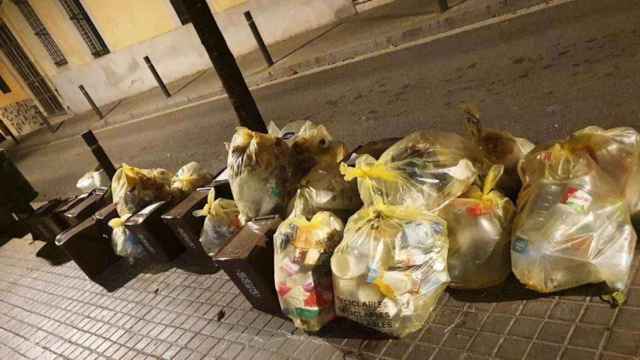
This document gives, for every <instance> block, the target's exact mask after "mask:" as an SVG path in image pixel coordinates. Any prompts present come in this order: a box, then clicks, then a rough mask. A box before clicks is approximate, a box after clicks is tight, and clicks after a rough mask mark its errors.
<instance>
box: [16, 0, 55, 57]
mask: <svg viewBox="0 0 640 360" xmlns="http://www.w3.org/2000/svg"><path fill="white" fill-rule="evenodd" d="M13 2H14V3H15V4H16V6H17V7H18V9H19V10H20V12H21V13H22V16H24V18H25V20H27V23H29V26H30V27H31V29H32V30H33V32H34V34H35V35H36V36H37V37H38V38H39V39H40V42H41V43H42V45H43V46H44V48H45V49H47V52H48V53H49V56H51V59H52V60H53V63H54V64H56V65H58V66H62V65H66V64H67V59H66V58H65V57H64V54H63V53H62V51H61V50H60V48H59V47H58V44H56V42H55V40H53V38H52V37H51V34H49V31H47V28H45V27H44V24H43V23H42V21H40V18H39V17H38V15H37V14H36V12H35V11H34V10H33V8H32V7H31V4H29V2H28V1H27V0H13Z"/></svg>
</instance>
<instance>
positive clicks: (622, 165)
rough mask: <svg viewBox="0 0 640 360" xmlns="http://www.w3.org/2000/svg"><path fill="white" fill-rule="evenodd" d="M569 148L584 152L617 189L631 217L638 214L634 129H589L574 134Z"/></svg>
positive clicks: (639, 172)
mask: <svg viewBox="0 0 640 360" xmlns="http://www.w3.org/2000/svg"><path fill="white" fill-rule="evenodd" d="M569 142H570V143H571V146H573V147H575V148H579V149H586V150H587V151H588V152H589V155H591V157H592V158H593V159H594V160H595V161H596V163H597V164H598V165H599V166H600V167H601V168H602V170H603V171H604V172H605V173H607V174H608V175H609V176H610V177H611V178H612V179H613V180H614V181H615V183H616V185H618V186H619V188H621V189H624V195H625V198H626V201H627V204H628V205H629V208H630V210H631V213H632V214H638V213H640V134H639V133H638V132H637V131H636V130H635V129H633V128H629V127H619V128H613V129H609V130H604V129H602V128H599V127H597V126H589V127H587V128H584V129H582V130H579V131H577V132H576V133H575V134H574V135H573V137H572V138H571V139H570V140H569Z"/></svg>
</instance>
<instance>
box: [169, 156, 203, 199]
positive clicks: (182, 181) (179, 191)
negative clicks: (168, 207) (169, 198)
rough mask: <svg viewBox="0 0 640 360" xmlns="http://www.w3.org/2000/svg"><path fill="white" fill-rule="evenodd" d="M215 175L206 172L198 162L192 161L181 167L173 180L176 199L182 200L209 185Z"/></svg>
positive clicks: (172, 188)
mask: <svg viewBox="0 0 640 360" xmlns="http://www.w3.org/2000/svg"><path fill="white" fill-rule="evenodd" d="M211 181H213V175H212V174H211V173H210V172H208V171H206V170H205V169H204V168H203V167H202V166H201V165H200V163H198V162H195V161H192V162H190V163H188V164H187V165H185V166H183V167H181V168H180V169H179V170H178V172H177V173H176V175H175V176H174V177H173V179H171V190H172V191H173V192H174V195H175V197H177V198H179V199H182V198H185V197H186V196H188V195H189V194H190V193H192V192H193V191H195V190H196V189H197V188H199V187H203V186H205V185H209V184H210V183H211Z"/></svg>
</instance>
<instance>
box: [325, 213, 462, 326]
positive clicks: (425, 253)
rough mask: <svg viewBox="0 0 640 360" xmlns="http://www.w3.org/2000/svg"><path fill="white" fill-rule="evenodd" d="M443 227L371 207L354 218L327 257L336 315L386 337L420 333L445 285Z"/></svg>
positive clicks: (427, 217)
mask: <svg viewBox="0 0 640 360" xmlns="http://www.w3.org/2000/svg"><path fill="white" fill-rule="evenodd" d="M448 246H449V245H448V239H447V224H446V222H445V221H444V220H443V219H441V218H439V217H437V216H435V215H433V214H430V213H428V212H427V211H424V210H421V209H415V208H407V207H398V206H387V205H382V204H376V205H373V206H371V207H366V208H363V209H362V210H360V211H358V212H357V213H356V214H355V215H353V216H352V217H351V218H350V219H349V221H348V223H347V225H346V227H345V231H344V239H343V241H342V243H340V245H339V246H338V247H337V248H336V250H335V252H334V254H333V256H332V257H331V270H332V272H333V289H334V294H335V301H336V314H337V315H338V316H342V317H346V318H349V319H351V320H353V321H356V322H358V323H360V324H363V325H365V326H368V327H371V328H373V329H376V330H378V331H381V332H383V333H387V334H389V335H393V336H398V337H402V336H404V335H407V334H409V333H411V332H413V331H416V330H418V329H419V328H421V327H422V326H423V325H424V323H425V322H426V321H427V319H428V317H429V315H430V313H431V311H432V310H433V308H434V307H435V305H436V302H437V301H438V298H439V297H440V296H441V295H442V293H443V292H444V290H445V288H446V287H447V284H448V283H449V274H448V273H447V249H448Z"/></svg>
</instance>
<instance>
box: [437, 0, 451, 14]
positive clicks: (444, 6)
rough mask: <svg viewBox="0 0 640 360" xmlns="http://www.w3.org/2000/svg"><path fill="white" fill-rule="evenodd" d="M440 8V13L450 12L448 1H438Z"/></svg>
mask: <svg viewBox="0 0 640 360" xmlns="http://www.w3.org/2000/svg"><path fill="white" fill-rule="evenodd" d="M438 7H439V8H440V12H445V11H447V10H449V2H448V0H438Z"/></svg>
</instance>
